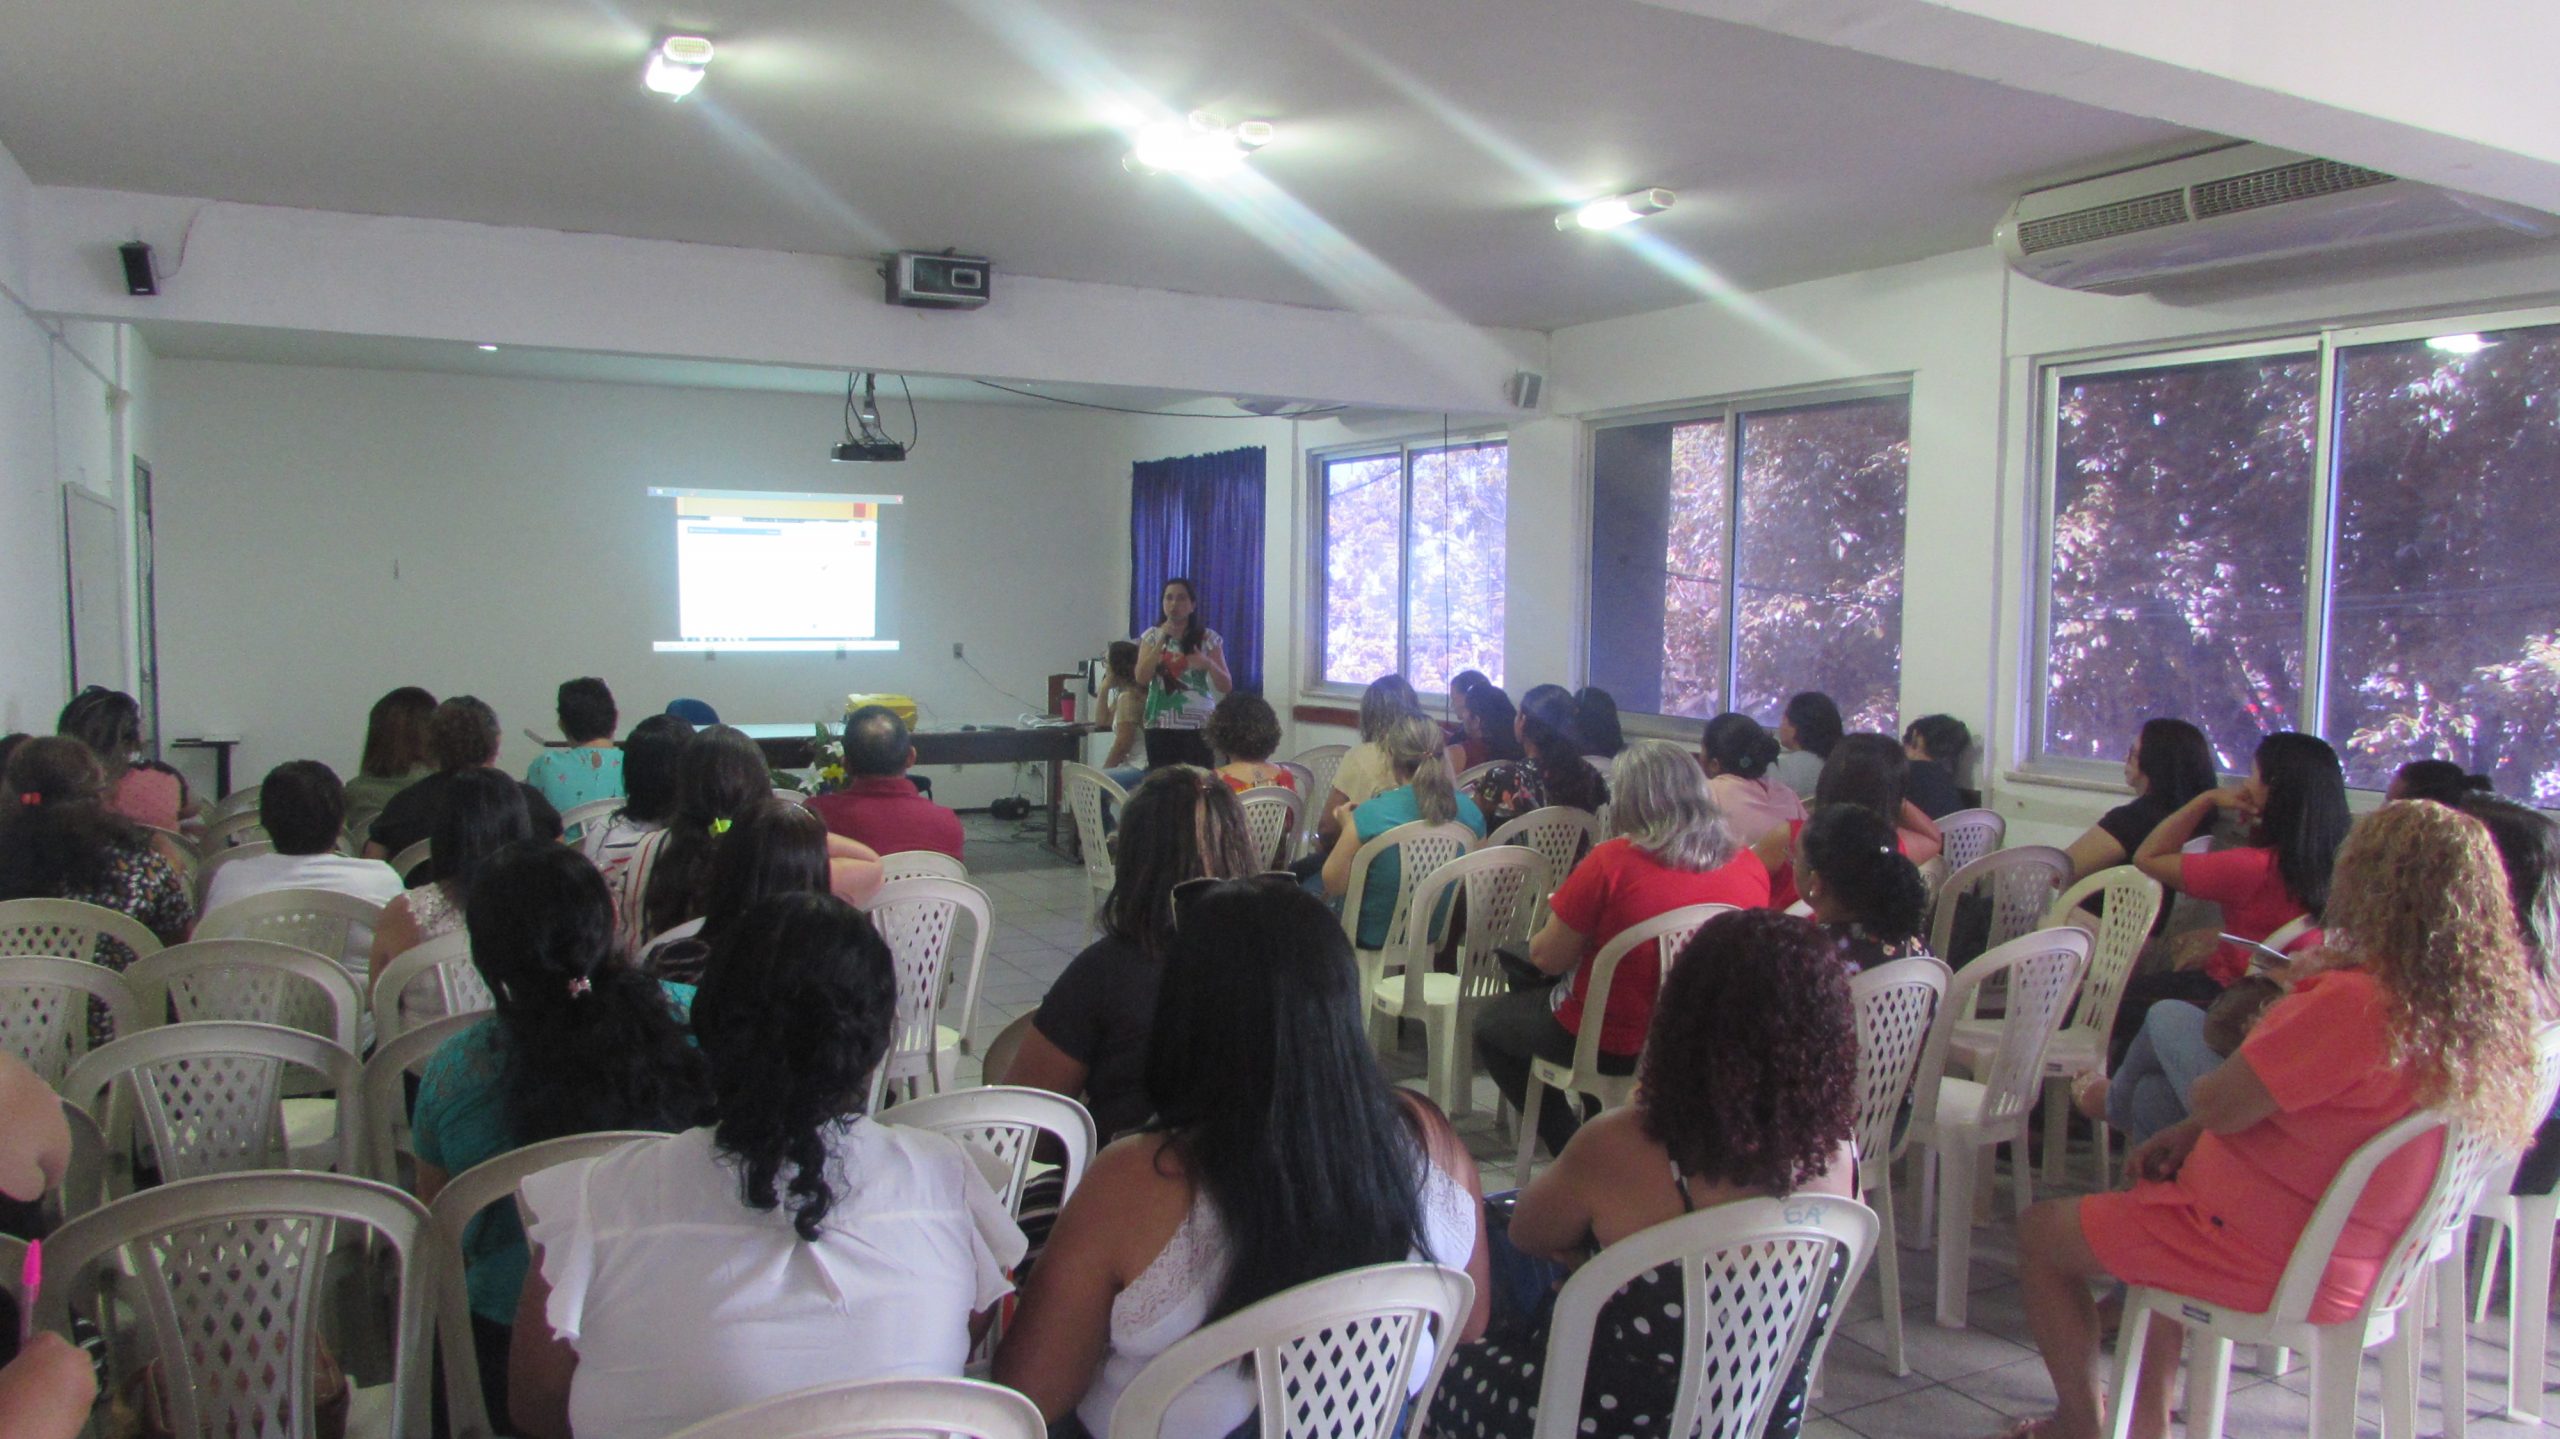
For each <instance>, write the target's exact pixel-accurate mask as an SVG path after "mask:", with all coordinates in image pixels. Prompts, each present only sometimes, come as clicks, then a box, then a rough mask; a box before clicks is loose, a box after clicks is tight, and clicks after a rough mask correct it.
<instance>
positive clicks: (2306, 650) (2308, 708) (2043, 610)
mask: <svg viewBox="0 0 2560 1439" xmlns="http://www.w3.org/2000/svg"><path fill="white" fill-rule="evenodd" d="M2543 326H2560V306H2550V305H2543V306H2530V307H2525V308H2520V309H2499V310H2468V311H2457V312H2454V313H2450V314H2444V315H2437V316H2433V317H2428V318H2421V319H2410V320H2390V321H2381V322H2373V323H2359V324H2348V323H2343V322H2341V323H2331V324H2323V325H2318V326H2315V327H2311V328H2300V327H2296V328H2292V329H2289V330H2287V331H2284V332H2281V333H2276V334H2270V335H2266V336H2264V337H2261V338H2257V339H2245V340H2232V341H2223V342H2204V343H2192V344H2184V345H2178V346H2175V347H2170V348H2160V347H2142V348H2134V349H2128V348H2125V347H2122V346H2116V347H2110V348H2108V349H2105V350H2101V351H2091V352H2086V353H2082V354H2078V355H2066V356H2060V357H2054V358H2049V359H2046V360H2044V361H2042V362H2040V363H2038V364H2037V366H2036V387H2035V397H2036V414H2035V416H2034V421H2033V425H2034V428H2033V430H2032V453H2031V456H2030V461H2029V463H2030V470H2029V475H2030V483H2031V484H2033V485H2034V487H2035V504H2034V509H2033V520H2032V522H2033V524H2034V526H2035V534H2034V542H2033V543H2032V544H2031V545H2030V546H2028V550H2029V557H2030V561H2031V563H2032V565H2033V569H2032V570H2031V571H2030V572H2029V574H2028V576H2027V593H2028V594H2029V595H2030V596H2031V599H2032V602H2031V604H2030V606H2029V623H2028V633H2027V635H2026V646H2025V654H2024V659H2025V669H2024V673H2025V678H2026V682H2025V684H2023V685H2022V686H2020V693H2019V696H2018V700H2019V706H2020V708H2021V709H2023V710H2024V711H2025V713H2024V714H2023V715H2022V716H2021V717H2020V718H2021V719H2022V721H2023V723H2022V724H2021V726H2020V729H2019V731H2018V733H2020V734H2021V735H2023V736H2024V737H2025V739H2026V744H2025V745H2024V746H2023V748H2024V750H2025V753H2024V754H2023V755H2021V756H2020V757H2019V759H2018V763H2017V765H2016V767H2015V768H2014V769H2013V770H2012V771H2011V774H2012V775H2013V776H2014V777H2015V778H2018V779H2021V780H2028V781H2039V782H2046V783H2057V784H2062V785H2066V786H2071V787H2088V786H2093V785H2094V786H2096V787H2101V788H2105V789H2107V790H2110V791H2116V792H2121V790H2122V788H2123V784H2122V769H2121V766H2120V765H2119V763H2118V762H2117V761H2114V760H2091V759H2080V758H2076V757H2073V756H2069V755H2055V754H2048V753H2047V752H2046V750H2045V723H2046V701H2047V697H2048V696H2049V695H2050V694H2051V692H2052V671H2051V664H2052V653H2051V650H2052V644H2053V531H2054V524H2055V521H2056V519H2057V518H2058V515H2059V506H2058V504H2057V501H2058V499H2059V497H2060V493H2061V484H2060V479H2061V476H2060V474H2059V473H2058V471H2057V466H2058V464H2059V462H2060V459H2061V452H2062V445H2061V434H2062V405H2061V399H2062V386H2063V385H2064V384H2065V383H2068V382H2069V381H2071V380H2075V379H2080V378H2084V377H2087V376H2091V375H2117V374H2135V373H2140V372H2142V371H2145V370H2164V369H2179V368H2184V367H2188V366H2192V365H2200V364H2211V363H2214V362H2216V361H2227V360H2250V359H2266V358H2270V357H2275V356H2287V355H2290V356H2310V357H2312V358H2313V360H2314V362H2315V365H2316V378H2315V380H2314V384H2315V385H2316V386H2317V387H2318V388H2317V393H2316V394H2315V396H2314V399H2313V403H2314V406H2315V408H2314V411H2313V427H2312V447H2311V486H2310V489H2311V499H2310V513H2309V515H2308V516H2307V528H2306V530H2305V537H2306V538H2305V544H2304V551H2303V583H2302V591H2303V606H2302V608H2303V635H2302V665H2303V676H2302V699H2301V703H2300V706H2299V709H2298V711H2297V713H2295V714H2294V715H2293V716H2292V722H2293V728H2294V729H2296V730H2298V731H2300V732H2301V733H2304V734H2310V735H2322V736H2323V738H2325V737H2326V736H2325V734H2324V731H2325V729H2326V728H2327V723H2328V710H2329V644H2330V620H2329V611H2330V605H2331V600H2332V596H2333V594H2334V591H2335V589H2336V586H2337V580H2338V576H2337V566H2336V559H2337V542H2338V532H2337V526H2338V516H2337V508H2338V506H2337V492H2338V443H2337V438H2338V436H2337V431H2338V420H2339V412H2338V407H2339V405H2340V403H2341V397H2340V395H2339V389H2338V364H2339V359H2340V357H2341V353H2342V352H2344V351H2347V350H2352V349H2356V348H2360V347H2363V346H2368V345H2384V344H2396V343H2401V342H2405V341H2409V340H2425V339H2434V338H2437V337H2440V336H2447V335H2464V334H2475V333H2486V332H2490V331H2497V330H2520V329H2532V328H2536V327H2543ZM2350 792H2351V793H2356V794H2368V795H2371V794H2379V793H2381V791H2379V790H2373V789H2361V788H2356V787H2353V786H2350Z"/></svg>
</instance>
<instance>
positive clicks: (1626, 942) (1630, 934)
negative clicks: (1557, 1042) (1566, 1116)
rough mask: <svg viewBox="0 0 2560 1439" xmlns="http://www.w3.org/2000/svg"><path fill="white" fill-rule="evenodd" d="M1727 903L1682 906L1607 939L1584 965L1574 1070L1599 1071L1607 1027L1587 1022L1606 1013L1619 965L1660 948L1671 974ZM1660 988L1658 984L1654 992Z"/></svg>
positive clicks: (1665, 970) (1662, 965)
mask: <svg viewBox="0 0 2560 1439" xmlns="http://www.w3.org/2000/svg"><path fill="white" fill-rule="evenodd" d="M1732 911H1733V906H1732V905H1729V904H1684V905H1682V906H1680V907H1679V908H1678V909H1669V910H1664V911H1663V912H1662V913H1660V914H1657V915H1655V916H1654V917H1653V918H1651V919H1648V920H1646V921H1644V922H1643V923H1641V924H1631V925H1628V926H1627V927H1626V928H1625V929H1622V930H1619V931H1618V932H1617V933H1616V934H1614V935H1611V936H1610V937H1609V942H1608V943H1607V944H1604V945H1602V946H1600V952H1599V953H1598V954H1595V955H1593V956H1592V957H1591V958H1590V959H1588V960H1585V961H1584V963H1586V964H1588V965H1590V966H1591V982H1590V983H1589V984H1588V985H1586V986H1585V987H1584V988H1583V991H1582V1013H1583V1015H1584V1020H1585V1022H1584V1023H1583V1026H1582V1028H1581V1030H1580V1031H1579V1032H1578V1033H1576V1034H1575V1035H1574V1038H1573V1070H1574V1073H1575V1074H1577V1075H1582V1076H1590V1075H1594V1074H1598V1073H1599V1072H1600V1031H1601V1030H1602V1029H1604V1028H1606V1027H1607V1026H1606V1025H1605V1024H1594V1023H1591V1022H1589V1017H1590V1016H1592V1015H1604V1016H1605V1015H1606V1014H1608V1012H1609V989H1610V986H1612V985H1613V984H1615V983H1617V975H1618V965H1619V964H1620V963H1621V962H1622V961H1624V960H1625V959H1626V957H1627V956H1628V955H1630V954H1632V953H1634V952H1635V950H1636V948H1637V947H1638V946H1639V945H1646V944H1658V945H1660V946H1661V950H1660V953H1661V959H1660V968H1661V971H1662V973H1664V974H1666V975H1667V974H1669V973H1670V972H1671V961H1672V960H1673V959H1674V958H1675V957H1677V956H1678V954H1679V952H1680V947H1681V946H1682V945H1685V944H1687V943H1688V942H1689V941H1690V939H1691V938H1692V937H1694V936H1695V935H1696V934H1697V932H1698V930H1699V927H1700V926H1702V925H1704V924H1705V923H1706V922H1707V921H1708V920H1711V919H1713V918H1715V917H1716V916H1717V915H1720V914H1729V913H1731V912H1732ZM1658 988H1659V985H1658V983H1657V989H1658Z"/></svg>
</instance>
